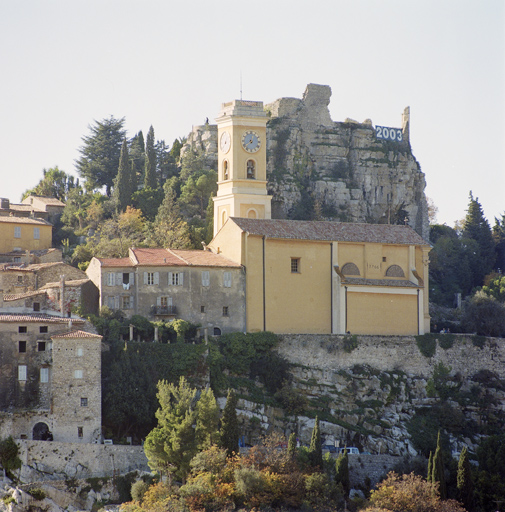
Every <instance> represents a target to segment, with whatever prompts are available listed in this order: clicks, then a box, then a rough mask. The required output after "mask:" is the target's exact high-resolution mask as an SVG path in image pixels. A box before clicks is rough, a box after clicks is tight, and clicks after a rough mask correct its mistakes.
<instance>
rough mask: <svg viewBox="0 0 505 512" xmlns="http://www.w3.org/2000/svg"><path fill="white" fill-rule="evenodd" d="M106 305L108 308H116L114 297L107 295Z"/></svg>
mask: <svg viewBox="0 0 505 512" xmlns="http://www.w3.org/2000/svg"><path fill="white" fill-rule="evenodd" d="M106 303H107V307H108V308H110V309H116V307H115V300H114V297H107V299H106Z"/></svg>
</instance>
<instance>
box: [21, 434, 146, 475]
mask: <svg viewBox="0 0 505 512" xmlns="http://www.w3.org/2000/svg"><path fill="white" fill-rule="evenodd" d="M16 443H17V444H18V446H19V448H20V453H19V457H20V459H21V461H22V463H23V465H22V468H21V474H20V480H21V481H22V482H23V483H29V482H37V481H43V480H68V479H69V478H90V477H111V476H113V474H114V472H116V473H115V474H125V473H128V472H130V471H136V470H138V471H150V469H149V466H148V465H147V458H146V456H145V454H144V448H143V447H142V446H110V445H103V444H80V443H57V442H51V441H28V440H16Z"/></svg>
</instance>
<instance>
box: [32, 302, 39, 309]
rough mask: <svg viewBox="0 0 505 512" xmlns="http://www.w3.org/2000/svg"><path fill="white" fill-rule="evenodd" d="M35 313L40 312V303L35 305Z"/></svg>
mask: <svg viewBox="0 0 505 512" xmlns="http://www.w3.org/2000/svg"><path fill="white" fill-rule="evenodd" d="M33 311H40V302H34V303H33Z"/></svg>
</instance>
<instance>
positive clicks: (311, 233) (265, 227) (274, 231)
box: [230, 217, 430, 245]
mask: <svg viewBox="0 0 505 512" xmlns="http://www.w3.org/2000/svg"><path fill="white" fill-rule="evenodd" d="M230 220H231V221H233V222H234V223H235V224H236V225H237V226H238V227H239V228H240V229H242V230H243V231H245V232H247V233H249V234H250V235H259V236H266V237H267V238H283V239H291V240H320V241H328V242H331V241H334V242H368V243H377V244H400V245H430V244H429V243H428V242H426V240H424V239H423V238H422V237H421V236H420V235H419V234H418V233H416V232H415V231H414V230H413V229H412V228H411V227H410V226H403V225H392V224H364V223H363V224H359V223H351V222H333V221H313V220H282V219H243V218H238V217H231V218H230Z"/></svg>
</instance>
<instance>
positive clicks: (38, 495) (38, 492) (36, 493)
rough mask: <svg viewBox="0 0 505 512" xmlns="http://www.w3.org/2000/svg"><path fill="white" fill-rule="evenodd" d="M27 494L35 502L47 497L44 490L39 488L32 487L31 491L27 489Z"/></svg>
mask: <svg viewBox="0 0 505 512" xmlns="http://www.w3.org/2000/svg"><path fill="white" fill-rule="evenodd" d="M27 492H28V494H29V495H30V496H32V497H33V498H34V499H36V500H37V501H40V500H43V499H44V498H45V497H46V496H47V494H46V492H45V491H44V489H41V488H40V487H32V488H31V489H28V491H27Z"/></svg>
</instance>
